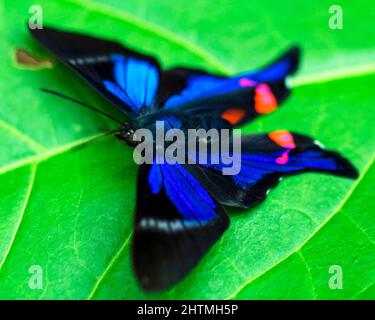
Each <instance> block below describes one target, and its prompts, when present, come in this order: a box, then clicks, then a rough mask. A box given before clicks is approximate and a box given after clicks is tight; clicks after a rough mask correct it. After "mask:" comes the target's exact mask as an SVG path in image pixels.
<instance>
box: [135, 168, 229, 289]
mask: <svg viewBox="0 0 375 320" xmlns="http://www.w3.org/2000/svg"><path fill="white" fill-rule="evenodd" d="M228 225H229V219H228V217H227V215H226V213H225V211H224V209H223V208H222V207H221V205H220V204H218V203H217V201H216V200H214V198H212V196H211V195H210V194H209V193H208V192H207V191H206V190H205V189H204V188H203V187H202V186H201V185H200V183H199V181H198V180H197V179H196V178H195V177H194V176H193V175H192V174H191V173H189V172H188V171H187V170H185V169H184V167H183V166H182V165H179V164H176V165H168V164H156V163H154V164H152V165H146V164H144V165H141V166H140V171H139V177H138V199H137V207H136V218H135V233H134V239H133V264H134V269H135V273H136V275H137V277H138V280H139V283H140V284H141V286H142V287H143V288H144V289H145V290H147V291H160V290H162V289H165V288H167V287H169V286H171V285H173V284H175V283H176V282H178V281H180V280H181V279H182V278H183V277H184V276H186V275H187V274H188V273H189V271H191V269H192V268H193V267H194V266H195V265H196V264H197V262H198V261H199V260H200V259H201V258H202V257H203V255H204V254H205V253H206V252H207V251H208V250H209V248H210V247H211V246H212V245H213V244H214V243H215V242H216V241H217V240H218V239H219V238H220V237H221V235H222V234H223V232H224V231H225V230H226V229H227V227H228Z"/></svg>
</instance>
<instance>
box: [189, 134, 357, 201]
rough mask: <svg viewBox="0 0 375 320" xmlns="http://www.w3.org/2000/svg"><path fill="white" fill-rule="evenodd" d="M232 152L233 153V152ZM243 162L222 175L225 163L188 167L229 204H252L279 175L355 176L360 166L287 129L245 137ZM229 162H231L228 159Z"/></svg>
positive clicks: (215, 195)
mask: <svg viewBox="0 0 375 320" xmlns="http://www.w3.org/2000/svg"><path fill="white" fill-rule="evenodd" d="M232 156H233V155H232ZM234 159H237V161H240V163H241V169H240V172H239V173H238V174H236V175H232V176H231V175H223V174H222V169H223V167H224V166H225V165H223V164H222V161H221V163H220V164H216V165H205V166H204V165H200V166H192V167H189V170H190V171H191V172H192V173H193V174H194V176H195V177H196V178H197V179H198V180H199V181H200V182H201V183H202V185H203V186H204V187H205V188H206V189H207V190H208V191H209V192H210V193H211V194H212V195H213V196H214V197H215V198H216V199H217V200H218V201H219V202H220V203H221V204H222V205H226V206H233V207H242V208H250V207H253V206H255V205H256V204H258V203H259V202H261V201H263V200H264V199H265V198H266V196H267V194H268V191H269V190H270V189H271V188H273V187H274V186H276V185H277V184H278V183H279V181H280V179H281V178H283V177H285V176H289V175H293V174H299V173H302V172H323V173H328V174H332V175H337V176H344V177H348V178H356V177H357V176H358V172H357V170H356V169H355V168H354V167H353V166H352V165H351V164H350V162H349V161H348V160H347V159H345V158H343V157H342V156H341V155H340V154H339V153H337V152H334V151H329V150H326V149H324V148H323V147H322V146H321V145H320V144H319V143H318V142H316V141H315V140H313V139H311V138H309V137H307V136H304V135H301V134H297V133H291V132H288V131H286V130H279V131H274V132H271V133H269V134H259V135H253V136H247V137H243V138H242V147H241V155H240V156H237V157H234ZM227 163H228V162H227Z"/></svg>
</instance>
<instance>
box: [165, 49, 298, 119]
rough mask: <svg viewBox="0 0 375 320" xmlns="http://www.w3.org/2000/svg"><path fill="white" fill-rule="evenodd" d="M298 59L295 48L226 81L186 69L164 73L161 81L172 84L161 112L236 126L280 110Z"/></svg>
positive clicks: (202, 72)
mask: <svg viewBox="0 0 375 320" xmlns="http://www.w3.org/2000/svg"><path fill="white" fill-rule="evenodd" d="M299 60H300V51H299V49H298V48H296V47H294V48H291V49H290V50H288V51H287V52H286V53H284V54H283V55H282V56H280V57H279V58H278V59H276V60H275V61H274V62H273V63H271V64H270V65H269V66H266V67H264V68H262V69H260V70H258V71H252V72H246V73H242V74H240V75H236V76H233V77H229V78H228V77H222V76H216V75H213V74H209V73H206V72H204V71H201V70H196V69H187V68H175V69H171V70H167V71H164V72H163V75H162V78H164V79H168V80H169V81H168V82H170V83H174V85H175V88H174V90H172V91H169V92H168V95H166V96H169V98H167V99H165V100H164V101H163V103H164V109H165V110H169V111H175V112H179V113H181V114H187V115H188V114H191V113H196V114H200V115H211V116H215V117H220V118H222V119H224V120H226V121H228V122H229V123H230V124H232V125H234V126H238V125H240V124H243V123H245V122H247V121H250V120H252V119H254V118H255V117H257V116H259V115H261V114H267V113H270V112H273V111H274V110H276V109H277V108H278V107H279V105H280V104H281V103H282V102H283V101H284V100H285V99H286V98H287V97H288V95H289V94H290V90H289V88H288V86H287V83H286V79H287V77H288V76H289V75H292V74H293V73H295V72H296V70H297V68H298V65H299ZM178 85H179V86H180V90H176V89H177V88H176V87H177V86H178Z"/></svg>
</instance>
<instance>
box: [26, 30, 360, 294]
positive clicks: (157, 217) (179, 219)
mask: <svg viewBox="0 0 375 320" xmlns="http://www.w3.org/2000/svg"><path fill="white" fill-rule="evenodd" d="M30 32H31V34H32V35H33V36H34V37H35V39H37V40H38V41H39V42H40V43H41V44H42V45H43V46H44V47H45V48H46V49H48V50H49V51H50V52H51V53H53V54H54V55H55V56H56V57H57V58H58V59H59V60H60V61H61V62H63V63H64V64H66V65H67V66H69V67H70V68H71V69H73V70H74V71H75V72H76V73H77V74H78V75H80V76H81V77H82V78H83V79H84V80H86V82H88V84H90V85H91V86H92V87H93V88H94V89H95V90H97V91H98V92H99V93H100V94H102V95H103V96H104V97H105V98H106V99H107V100H108V101H109V102H111V103H112V104H113V105H115V106H116V107H118V108H120V110H122V111H123V112H124V113H125V114H126V116H127V117H128V118H129V119H130V120H129V122H127V123H124V124H123V125H122V127H121V129H120V130H119V132H118V133H117V134H116V136H117V137H118V138H119V139H120V140H122V141H124V142H125V143H127V144H128V145H133V146H134V145H136V143H135V141H134V132H135V130H136V129H137V128H151V127H152V126H154V124H155V121H156V120H160V121H164V122H167V123H168V125H169V126H170V127H172V128H179V129H182V130H187V129H188V128H206V129H209V128H217V129H222V128H229V130H233V129H234V128H237V127H239V126H241V125H242V124H244V123H248V122H249V121H251V120H253V119H255V118H257V117H258V116H260V115H266V114H269V113H271V112H273V111H275V110H277V109H278V108H279V107H280V104H281V103H282V102H283V101H284V100H285V99H286V98H287V97H288V96H289V94H290V89H289V87H288V84H287V79H288V77H289V76H291V75H292V74H294V73H295V72H296V71H297V69H298V65H299V60H300V50H299V48H297V47H292V48H290V49H289V50H287V51H286V52H285V53H284V54H282V55H281V56H280V57H278V58H277V59H276V60H274V61H273V62H272V63H270V64H268V65H266V66H265V67H263V68H260V69H258V70H256V71H250V72H244V73H241V74H239V75H235V76H230V77H227V76H223V75H218V74H213V73H209V72H206V71H203V70H199V69H193V68H185V67H176V68H170V69H165V70H164V69H162V68H161V66H160V64H159V63H158V61H157V60H156V59H155V58H153V57H151V56H148V55H144V54H142V53H138V52H135V51H133V50H130V49H128V48H126V47H124V46H123V45H121V44H119V43H117V42H113V41H108V40H102V39H97V38H94V37H91V36H88V35H83V34H78V33H70V32H65V31H60V30H57V29H53V28H47V27H44V28H43V29H35V30H31V29H30ZM236 156H237V157H238V158H239V159H240V161H241V169H240V171H239V173H238V174H236V175H223V174H222V172H221V169H222V168H223V167H225V163H223V161H221V162H219V163H216V164H208V165H201V164H180V163H176V164H174V165H172V164H167V163H165V164H158V163H156V161H154V162H153V163H151V164H142V165H140V167H139V173H138V185H137V200H136V209H135V211H136V212H135V221H134V235H133V239H132V261H133V267H134V268H133V269H134V271H135V274H136V277H137V279H138V282H139V284H140V285H141V287H142V288H143V289H144V290H145V291H161V290H164V289H167V288H169V287H171V286H172V285H175V284H176V283H178V282H179V281H181V280H182V279H183V278H184V277H186V276H187V274H188V273H189V272H190V271H191V270H192V269H193V268H194V267H195V266H196V265H197V263H198V262H199V261H200V260H201V259H202V257H203V256H204V255H205V254H206V253H207V251H208V250H209V249H210V248H211V247H212V246H213V245H214V244H215V242H217V241H218V239H219V238H220V237H221V236H222V235H223V233H224V232H225V230H226V229H227V228H228V226H229V218H228V215H227V213H226V211H225V209H224V207H238V208H243V209H249V208H252V207H254V206H255V205H257V204H259V203H260V202H262V201H263V200H264V199H265V198H266V195H267V194H268V192H269V191H270V189H271V188H273V187H275V186H276V185H277V184H278V182H279V181H280V180H281V179H282V178H283V177H285V176H289V175H294V174H298V173H302V172H307V171H310V172H311V171H313V172H323V173H329V174H333V175H337V176H343V177H348V178H356V177H357V176H358V172H357V170H356V169H355V168H354V167H353V166H352V165H351V164H350V162H349V161H348V160H346V159H345V158H344V157H342V156H341V155H340V154H339V153H337V152H334V151H330V150H326V149H324V147H323V146H322V145H320V144H319V143H318V142H317V141H315V140H313V139H311V138H310V137H308V136H305V135H302V134H298V133H293V132H289V131H287V130H278V131H273V132H270V133H265V134H254V135H249V136H245V137H243V138H242V140H241V154H238V155H236Z"/></svg>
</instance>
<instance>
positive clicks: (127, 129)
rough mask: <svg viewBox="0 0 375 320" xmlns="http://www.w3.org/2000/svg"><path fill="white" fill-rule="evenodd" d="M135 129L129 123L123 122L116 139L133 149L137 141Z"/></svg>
mask: <svg viewBox="0 0 375 320" xmlns="http://www.w3.org/2000/svg"><path fill="white" fill-rule="evenodd" d="M135 130H136V129H135V127H134V126H133V125H132V124H131V123H130V122H125V123H124V124H123V125H122V126H121V128H120V130H119V132H118V133H116V138H118V139H120V140H122V141H124V142H125V143H126V144H127V145H128V146H132V147H135V146H136V145H137V144H139V141H137V140H136V139H135Z"/></svg>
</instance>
